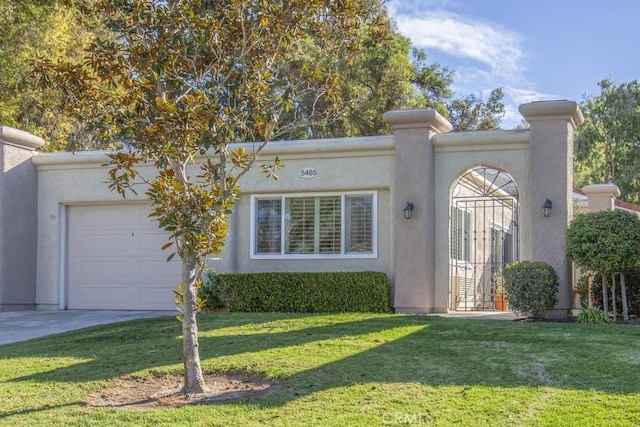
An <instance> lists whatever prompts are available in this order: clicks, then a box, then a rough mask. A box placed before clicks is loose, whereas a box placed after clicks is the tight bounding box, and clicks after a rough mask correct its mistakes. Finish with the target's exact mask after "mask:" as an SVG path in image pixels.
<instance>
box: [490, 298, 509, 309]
mask: <svg viewBox="0 0 640 427" xmlns="http://www.w3.org/2000/svg"><path fill="white" fill-rule="evenodd" d="M508 307H509V304H508V301H507V299H506V298H504V295H503V294H493V309H494V310H496V311H506V310H507V308H508Z"/></svg>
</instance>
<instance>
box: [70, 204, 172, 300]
mask: <svg viewBox="0 0 640 427" xmlns="http://www.w3.org/2000/svg"><path fill="white" fill-rule="evenodd" d="M149 212H150V209H149V207H148V206H146V205H141V204H110V205H108V204H105V205H95V206H89V205H86V206H71V207H69V208H68V211H67V221H68V225H67V254H68V255H67V308H69V309H114V310H118V309H122V310H140V309H142V310H147V309H148V310H172V309H175V306H174V305H173V294H172V290H173V289H175V288H176V287H177V284H178V283H179V282H180V276H181V271H180V267H181V264H180V260H179V259H177V258H176V259H174V260H172V261H171V262H170V263H167V262H166V260H167V257H168V256H169V255H170V254H171V252H172V251H171V250H166V251H163V250H161V248H162V246H163V245H164V244H165V243H166V242H167V241H168V236H169V233H167V232H165V231H164V230H161V229H158V226H157V222H156V221H153V220H152V219H150V218H148V214H149Z"/></svg>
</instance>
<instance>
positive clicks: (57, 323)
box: [0, 310, 178, 345]
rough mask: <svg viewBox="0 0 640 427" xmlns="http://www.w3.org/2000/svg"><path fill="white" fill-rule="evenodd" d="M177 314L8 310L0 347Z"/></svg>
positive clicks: (0, 318) (1, 316) (0, 317)
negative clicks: (47, 336) (103, 326)
mask: <svg viewBox="0 0 640 427" xmlns="http://www.w3.org/2000/svg"><path fill="white" fill-rule="evenodd" d="M177 314H178V312H177V311H109V310H65V311H9V312H2V313H0V345H2V344H8V343H12V342H18V341H26V340H29V339H32V338H38V337H43V336H45V335H51V334H58V333H60V332H66V331H71V330H74V329H82V328H86V327H89V326H95V325H103V324H105V323H116V322H124V321H126V320H133V319H141V318H145V317H163V316H176V315H177Z"/></svg>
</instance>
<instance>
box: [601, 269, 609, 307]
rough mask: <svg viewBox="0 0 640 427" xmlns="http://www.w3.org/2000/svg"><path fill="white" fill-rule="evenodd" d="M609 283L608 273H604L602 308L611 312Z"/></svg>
mask: <svg viewBox="0 0 640 427" xmlns="http://www.w3.org/2000/svg"><path fill="white" fill-rule="evenodd" d="M608 287H609V284H608V283H607V275H606V274H603V275H602V309H603V310H604V312H605V313H607V314H609V292H608Z"/></svg>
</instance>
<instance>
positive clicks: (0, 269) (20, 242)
mask: <svg viewBox="0 0 640 427" xmlns="http://www.w3.org/2000/svg"><path fill="white" fill-rule="evenodd" d="M42 144H44V141H43V140H42V139H41V138H38V137H36V136H33V135H31V134H30V133H27V132H24V131H20V130H17V129H13V128H10V127H6V126H0V164H1V165H2V170H1V171H0V311H10V310H25V309H33V308H35V297H36V244H37V240H38V233H37V229H38V222H37V214H38V177H37V173H36V169H35V167H34V166H33V164H32V163H31V157H33V154H34V150H35V149H36V148H37V147H40V146H41V145H42Z"/></svg>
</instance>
